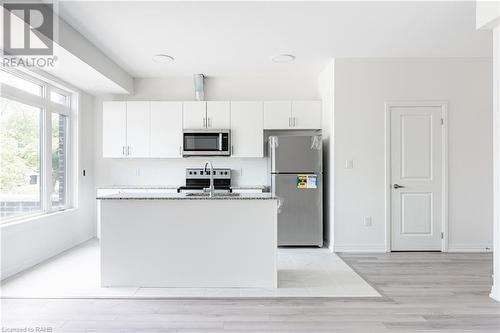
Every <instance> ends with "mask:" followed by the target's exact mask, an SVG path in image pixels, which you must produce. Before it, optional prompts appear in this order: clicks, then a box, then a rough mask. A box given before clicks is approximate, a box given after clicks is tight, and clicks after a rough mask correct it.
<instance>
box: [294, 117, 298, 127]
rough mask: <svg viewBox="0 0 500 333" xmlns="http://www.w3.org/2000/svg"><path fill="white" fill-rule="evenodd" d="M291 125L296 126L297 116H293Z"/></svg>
mask: <svg viewBox="0 0 500 333" xmlns="http://www.w3.org/2000/svg"><path fill="white" fill-rule="evenodd" d="M293 127H297V118H296V117H293Z"/></svg>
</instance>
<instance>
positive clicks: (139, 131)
mask: <svg viewBox="0 0 500 333" xmlns="http://www.w3.org/2000/svg"><path fill="white" fill-rule="evenodd" d="M149 105H150V102H127V156H128V157H149V124H150V113H149Z"/></svg>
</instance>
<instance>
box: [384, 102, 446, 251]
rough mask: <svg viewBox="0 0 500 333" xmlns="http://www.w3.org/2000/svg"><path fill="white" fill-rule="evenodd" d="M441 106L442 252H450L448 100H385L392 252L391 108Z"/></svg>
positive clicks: (387, 206) (388, 229)
mask: <svg viewBox="0 0 500 333" xmlns="http://www.w3.org/2000/svg"><path fill="white" fill-rule="evenodd" d="M405 106H406V107H412V106H413V107H439V108H441V118H442V119H443V124H442V126H441V172H442V177H441V207H442V209H441V232H442V233H443V237H442V239H441V252H448V234H449V233H448V102H446V101H388V102H385V251H386V252H391V247H392V245H391V242H392V237H391V236H392V219H391V217H392V216H391V215H392V213H391V212H392V210H391V208H392V197H391V195H392V188H391V110H392V108H394V107H405Z"/></svg>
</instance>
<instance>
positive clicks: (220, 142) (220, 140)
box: [219, 133, 222, 151]
mask: <svg viewBox="0 0 500 333" xmlns="http://www.w3.org/2000/svg"><path fill="white" fill-rule="evenodd" d="M219 150H220V151H222V133H219Z"/></svg>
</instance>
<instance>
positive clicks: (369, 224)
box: [365, 216, 372, 227]
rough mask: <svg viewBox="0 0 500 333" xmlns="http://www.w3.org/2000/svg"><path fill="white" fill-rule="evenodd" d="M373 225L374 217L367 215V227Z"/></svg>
mask: <svg viewBox="0 0 500 333" xmlns="http://www.w3.org/2000/svg"><path fill="white" fill-rule="evenodd" d="M371 226H372V217H371V216H365V227H371Z"/></svg>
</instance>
